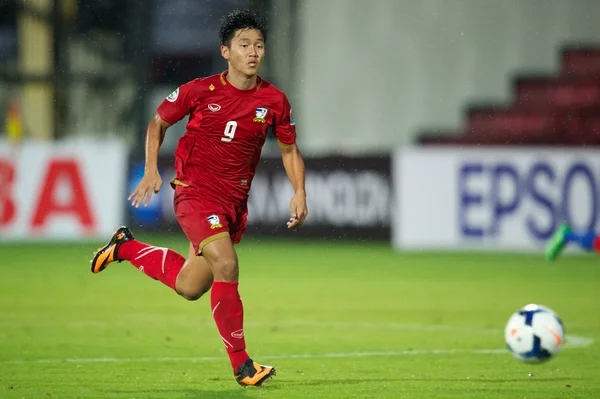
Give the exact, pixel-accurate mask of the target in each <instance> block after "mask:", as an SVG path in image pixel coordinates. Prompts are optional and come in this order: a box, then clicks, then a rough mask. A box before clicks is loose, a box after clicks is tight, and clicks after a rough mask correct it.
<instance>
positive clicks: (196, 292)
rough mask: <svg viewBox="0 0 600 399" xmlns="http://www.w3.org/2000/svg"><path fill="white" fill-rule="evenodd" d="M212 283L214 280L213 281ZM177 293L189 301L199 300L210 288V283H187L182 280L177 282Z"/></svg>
mask: <svg viewBox="0 0 600 399" xmlns="http://www.w3.org/2000/svg"><path fill="white" fill-rule="evenodd" d="M211 283H212V281H211ZM176 289H177V293H178V294H179V295H180V296H181V297H183V298H184V299H187V300H188V301H197V300H198V299H200V298H202V295H204V294H206V293H207V292H208V290H210V285H207V284H197V283H196V284H186V283H184V282H181V281H179V280H178V281H177V283H176Z"/></svg>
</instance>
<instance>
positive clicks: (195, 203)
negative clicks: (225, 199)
mask: <svg viewBox="0 0 600 399" xmlns="http://www.w3.org/2000/svg"><path fill="white" fill-rule="evenodd" d="M173 205H174V208H175V216H176V217H177V221H178V222H179V225H180V226H181V228H182V229H183V232H184V233H185V235H186V236H187V238H188V240H189V241H190V242H191V243H192V245H193V246H194V249H195V250H196V253H198V254H200V253H202V248H204V246H205V245H206V244H208V243H210V242H212V241H214V240H217V239H219V238H221V237H227V236H229V237H230V238H231V241H232V242H233V243H234V244H237V243H239V242H240V240H241V239H242V236H243V235H244V232H245V231H246V226H247V216H248V207H247V205H246V204H241V205H238V206H235V205H229V204H226V203H218V202H216V201H214V200H207V199H206V198H204V197H202V195H200V193H198V192H197V191H196V190H195V189H194V188H193V187H183V186H179V185H178V186H175V197H174V199H173Z"/></svg>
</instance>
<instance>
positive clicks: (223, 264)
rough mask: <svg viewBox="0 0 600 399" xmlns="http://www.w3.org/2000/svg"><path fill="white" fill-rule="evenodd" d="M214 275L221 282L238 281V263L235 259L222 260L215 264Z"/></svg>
mask: <svg viewBox="0 0 600 399" xmlns="http://www.w3.org/2000/svg"><path fill="white" fill-rule="evenodd" d="M212 267H213V273H214V274H215V278H216V279H218V280H220V281H231V282H235V281H238V275H239V270H238V262H237V259H235V258H222V259H219V260H217V261H216V262H214V263H213V265H212Z"/></svg>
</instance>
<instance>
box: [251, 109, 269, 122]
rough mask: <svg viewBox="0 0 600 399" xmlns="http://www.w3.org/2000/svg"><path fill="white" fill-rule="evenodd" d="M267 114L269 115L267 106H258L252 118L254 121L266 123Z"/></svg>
mask: <svg viewBox="0 0 600 399" xmlns="http://www.w3.org/2000/svg"><path fill="white" fill-rule="evenodd" d="M265 116H267V109H266V108H265V107H259V108H256V116H255V117H254V119H252V122H260V123H266V122H267V121H266V120H265Z"/></svg>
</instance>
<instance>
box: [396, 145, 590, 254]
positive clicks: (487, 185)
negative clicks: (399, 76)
mask: <svg viewBox="0 0 600 399" xmlns="http://www.w3.org/2000/svg"><path fill="white" fill-rule="evenodd" d="M392 174H393V181H394V189H395V196H394V197H395V198H396V200H397V202H396V212H394V221H393V223H392V226H393V227H392V240H393V243H394V246H395V247H396V248H399V249H449V250H451V249H457V250H463V249H475V250H483V249H491V250H515V251H521V250H524V251H527V250H541V249H542V248H543V247H544V245H545V244H546V242H547V240H548V239H549V238H550V237H551V235H552V234H553V233H554V231H555V229H556V227H557V226H558V225H559V224H560V223H563V222H568V223H570V224H571V225H573V226H574V228H577V229H590V228H596V226H597V224H598V215H599V212H600V209H599V199H600V193H599V189H600V151H597V150H568V149H549V148H526V149H515V148H489V149H474V148H473V149H460V148H419V149H416V148H412V149H405V150H400V151H398V152H397V153H396V154H395V156H394V161H393V170H392Z"/></svg>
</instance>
